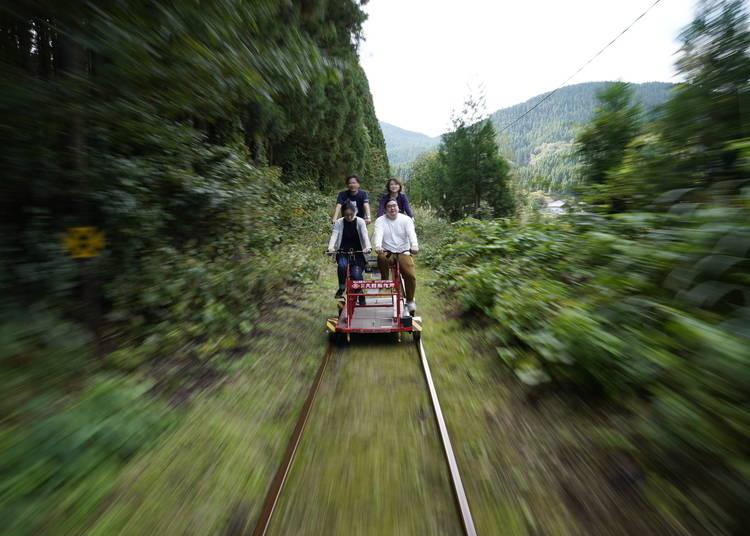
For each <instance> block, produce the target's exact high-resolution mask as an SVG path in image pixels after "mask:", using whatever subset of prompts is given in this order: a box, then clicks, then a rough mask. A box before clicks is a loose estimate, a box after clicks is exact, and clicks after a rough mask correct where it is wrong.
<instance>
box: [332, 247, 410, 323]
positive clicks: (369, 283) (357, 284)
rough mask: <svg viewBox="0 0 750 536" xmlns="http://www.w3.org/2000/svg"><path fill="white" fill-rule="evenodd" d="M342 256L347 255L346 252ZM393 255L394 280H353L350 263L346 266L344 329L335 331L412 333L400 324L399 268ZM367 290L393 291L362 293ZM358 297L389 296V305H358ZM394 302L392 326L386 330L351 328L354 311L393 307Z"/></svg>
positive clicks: (396, 254)
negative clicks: (394, 302) (388, 290)
mask: <svg viewBox="0 0 750 536" xmlns="http://www.w3.org/2000/svg"><path fill="white" fill-rule="evenodd" d="M342 254H347V253H346V252H344V253H342ZM391 255H395V256H396V258H395V262H394V268H393V272H394V273H393V275H394V279H361V280H353V279H352V278H351V262H349V263H348V264H347V265H346V327H341V326H340V325H339V326H337V328H336V330H337V331H342V332H345V333H347V332H354V333H383V332H387V333H392V332H399V331H412V329H413V328H412V326H403V325H402V323H401V266H400V265H399V263H398V255H399V254H398V253H391ZM368 288H376V289H393V291H392V292H387V293H382V292H381V293H378V294H367V293H366V292H363V291H364V290H366V289H368ZM360 296H370V297H379V298H380V297H385V296H391V303H390V304H388V305H379V304H369V305H368V304H365V305H360V304H359V303H358V302H359V299H358V298H359V297H360ZM394 299H395V300H396V317H395V318H394V319H393V326H392V327H391V328H388V329H383V328H369V329H368V328H352V327H351V323H352V317H353V316H354V309H357V308H360V307H391V308H392V307H393V300H394Z"/></svg>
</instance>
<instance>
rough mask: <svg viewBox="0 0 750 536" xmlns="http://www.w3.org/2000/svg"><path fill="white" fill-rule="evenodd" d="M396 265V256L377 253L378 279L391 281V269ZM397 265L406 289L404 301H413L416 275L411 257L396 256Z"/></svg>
mask: <svg viewBox="0 0 750 536" xmlns="http://www.w3.org/2000/svg"><path fill="white" fill-rule="evenodd" d="M394 264H396V255H388V256H387V257H386V254H385V253H378V268H380V279H391V268H392V267H393V265H394ZM398 265H399V266H400V268H401V276H402V277H403V278H404V286H405V287H406V289H405V290H406V301H409V302H411V301H414V291H415V290H416V288H417V273H416V271H415V270H414V259H413V258H412V256H411V255H398Z"/></svg>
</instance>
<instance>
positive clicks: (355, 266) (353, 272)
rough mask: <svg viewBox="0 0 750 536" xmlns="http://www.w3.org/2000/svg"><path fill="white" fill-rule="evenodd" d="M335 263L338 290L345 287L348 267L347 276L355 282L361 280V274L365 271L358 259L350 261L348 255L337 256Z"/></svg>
mask: <svg viewBox="0 0 750 536" xmlns="http://www.w3.org/2000/svg"><path fill="white" fill-rule="evenodd" d="M336 263H337V264H338V265H339V269H338V273H339V288H344V287H346V267H347V266H349V267H350V269H349V270H350V271H349V275H350V277H351V278H352V279H354V280H357V281H360V280H361V279H362V272H363V271H364V269H365V265H364V263H362V262H361V261H360V260H359V259H354V260H353V261H352V260H351V259H350V258H349V256H348V255H339V256H338V259H336Z"/></svg>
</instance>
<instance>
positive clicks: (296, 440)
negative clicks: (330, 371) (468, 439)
mask: <svg viewBox="0 0 750 536" xmlns="http://www.w3.org/2000/svg"><path fill="white" fill-rule="evenodd" d="M414 345H415V349H416V351H417V355H418V358H419V362H420V364H421V368H422V373H423V375H424V380H425V386H426V388H427V390H428V392H429V395H430V401H431V403H432V408H433V414H434V417H435V422H436V425H437V429H438V433H439V435H440V441H441V444H442V450H443V455H444V457H445V462H446V468H447V470H448V472H449V474H450V481H451V487H452V491H453V499H454V502H455V505H456V510H457V513H458V515H459V517H460V519H461V524H462V528H463V532H464V534H465V535H466V536H475V535H476V529H475V528H474V520H473V519H472V516H471V510H470V508H469V502H468V500H467V498H466V493H465V491H464V487H463V483H462V481H461V474H460V472H459V469H458V463H457V462H456V457H455V455H454V453H453V446H452V444H451V440H450V437H449V435H448V428H447V426H446V424H445V418H444V417H443V411H442V409H441V407H440V400H439V399H438V395H437V391H436V389H435V384H434V382H433V380H432V373H431V372H430V365H429V362H428V360H427V355H426V353H425V351H424V347H423V346H422V341H421V340H416V341H415V343H414ZM333 350H334V345H332V344H329V345H328V348H327V349H326V352H325V354H324V355H323V358H322V360H321V363H320V366H319V367H318V371H317V373H316V375H315V378H314V379H313V382H312V385H311V386H310V390H309V391H308V394H307V398H306V399H305V402H304V404H303V406H302V410H301V411H300V414H299V417H298V419H297V423H296V425H295V427H294V430H293V432H292V436H291V438H290V439H289V443H288V444H287V448H286V451H285V452H284V457H283V459H282V461H281V464H280V465H279V468H278V470H277V471H276V474H275V475H274V478H273V480H272V481H271V485H270V487H269V489H268V492H267V493H266V497H265V500H264V502H263V507H262V509H261V513H260V517H259V518H258V522H257V524H256V526H255V530H254V531H253V536H265V534H267V531H268V527H269V526H270V524H271V518H272V516H273V513H274V510H275V508H276V505H277V504H278V502H279V498H280V497H281V493H282V491H283V488H284V483H285V482H286V480H287V476H288V475H289V472H290V471H291V468H292V464H293V463H294V458H295V454H296V452H297V447H298V446H299V444H300V440H301V438H302V434H303V432H304V430H305V425H306V424H307V421H308V420H309V417H310V412H311V410H312V407H313V403H314V401H315V396H316V395H317V393H318V390H319V388H320V384H321V382H322V380H323V377H324V375H325V371H326V368H327V366H328V363H329V361H330V359H331V356H332V354H333Z"/></svg>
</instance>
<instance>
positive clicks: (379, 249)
mask: <svg viewBox="0 0 750 536" xmlns="http://www.w3.org/2000/svg"><path fill="white" fill-rule="evenodd" d="M375 252H376V253H378V254H380V253H385V250H384V249H383V248H375Z"/></svg>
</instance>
